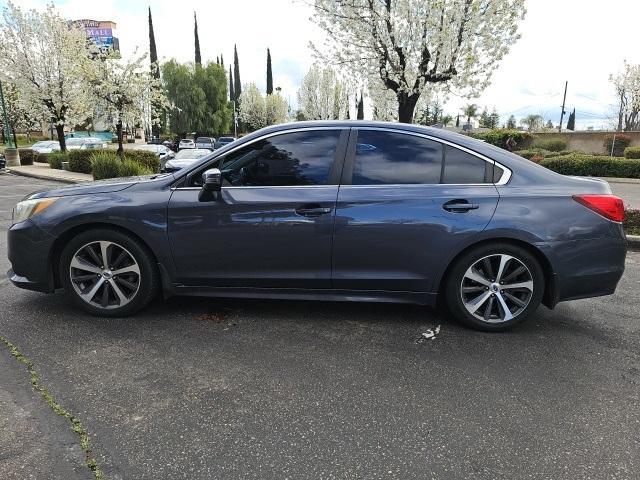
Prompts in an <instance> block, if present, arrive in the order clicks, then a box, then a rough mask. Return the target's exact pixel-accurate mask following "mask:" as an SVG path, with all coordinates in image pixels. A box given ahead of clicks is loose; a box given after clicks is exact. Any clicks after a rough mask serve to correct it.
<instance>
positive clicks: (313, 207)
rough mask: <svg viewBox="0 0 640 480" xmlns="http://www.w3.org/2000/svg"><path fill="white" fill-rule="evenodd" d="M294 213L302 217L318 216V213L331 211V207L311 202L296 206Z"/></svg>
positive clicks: (322, 213)
mask: <svg viewBox="0 0 640 480" xmlns="http://www.w3.org/2000/svg"><path fill="white" fill-rule="evenodd" d="M296 213H297V214H298V215H302V216H303V217H319V216H320V215H324V214H327V213H331V208H329V207H321V206H320V205H318V204H315V203H313V204H310V205H302V206H301V207H298V208H296Z"/></svg>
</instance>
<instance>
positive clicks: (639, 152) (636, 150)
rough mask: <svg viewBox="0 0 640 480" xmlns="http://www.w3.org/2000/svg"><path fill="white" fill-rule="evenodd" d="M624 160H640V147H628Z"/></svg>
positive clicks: (625, 150)
mask: <svg viewBox="0 0 640 480" xmlns="http://www.w3.org/2000/svg"><path fill="white" fill-rule="evenodd" d="M624 158H640V147H627V148H625V149H624Z"/></svg>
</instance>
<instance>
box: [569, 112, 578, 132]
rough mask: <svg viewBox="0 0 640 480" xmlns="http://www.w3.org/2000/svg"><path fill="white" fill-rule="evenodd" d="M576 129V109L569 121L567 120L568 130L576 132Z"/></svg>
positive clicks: (570, 115)
mask: <svg viewBox="0 0 640 480" xmlns="http://www.w3.org/2000/svg"><path fill="white" fill-rule="evenodd" d="M575 129H576V109H575V108H574V109H573V112H571V113H570V114H569V119H568V120H567V130H575Z"/></svg>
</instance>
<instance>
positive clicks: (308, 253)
mask: <svg viewBox="0 0 640 480" xmlns="http://www.w3.org/2000/svg"><path fill="white" fill-rule="evenodd" d="M347 137H348V130H347V129H301V130H298V131H293V132H281V133H275V134H271V135H269V136H267V137H263V138H261V139H257V140H254V141H252V142H250V143H248V144H246V145H243V146H241V147H240V148H238V149H236V150H232V151H230V152H229V153H228V154H226V155H225V157H224V159H223V161H222V170H223V178H224V183H223V187H222V191H221V193H220V195H219V197H218V199H217V200H214V201H205V202H200V201H198V193H199V188H198V187H199V184H200V181H201V180H200V178H201V176H200V174H201V171H198V172H196V175H193V176H192V180H190V183H187V184H186V185H185V186H184V187H182V188H177V189H176V190H175V191H174V192H173V194H172V196H171V200H170V202H169V215H168V222H169V225H168V229H169V239H170V243H171V248H172V252H173V256H174V260H175V265H176V269H177V276H178V282H180V283H181V284H183V285H187V286H213V287H255V288H329V287H330V285H331V238H332V232H333V219H334V216H335V203H336V198H337V194H338V181H339V175H340V170H341V168H342V162H343V157H344V151H345V146H346V141H347ZM206 168H209V167H208V166H203V167H202V169H201V170H202V171H204V170H205V169H206Z"/></svg>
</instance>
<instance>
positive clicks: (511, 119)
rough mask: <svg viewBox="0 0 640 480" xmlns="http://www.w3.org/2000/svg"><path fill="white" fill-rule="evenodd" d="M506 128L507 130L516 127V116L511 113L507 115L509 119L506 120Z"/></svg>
mask: <svg viewBox="0 0 640 480" xmlns="http://www.w3.org/2000/svg"><path fill="white" fill-rule="evenodd" d="M507 128H508V129H509V130H514V129H515V128H516V117H514V116H513V115H511V116H510V117H509V120H507Z"/></svg>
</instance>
